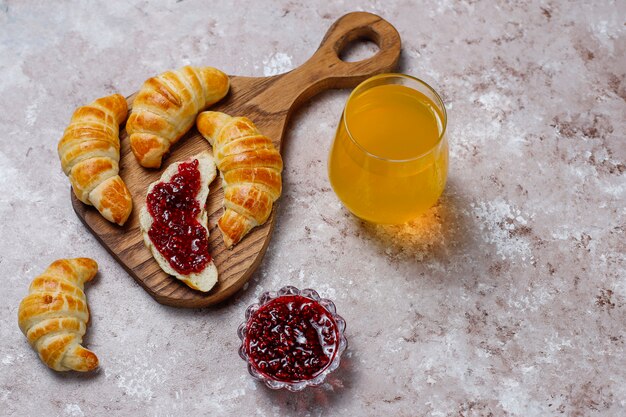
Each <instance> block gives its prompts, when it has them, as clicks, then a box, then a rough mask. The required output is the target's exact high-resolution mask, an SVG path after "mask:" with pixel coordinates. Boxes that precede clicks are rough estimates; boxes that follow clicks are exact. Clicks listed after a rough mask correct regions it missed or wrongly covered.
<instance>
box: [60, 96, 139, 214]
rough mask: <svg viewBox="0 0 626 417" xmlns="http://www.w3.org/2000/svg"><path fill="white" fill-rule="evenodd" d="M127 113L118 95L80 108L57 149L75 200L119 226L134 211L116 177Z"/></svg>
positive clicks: (125, 189)
mask: <svg viewBox="0 0 626 417" xmlns="http://www.w3.org/2000/svg"><path fill="white" fill-rule="evenodd" d="M127 112H128V106H127V104H126V99H125V98H124V97H123V96H121V95H119V94H113V95H111V96H107V97H102V98H99V99H97V100H96V101H94V102H93V103H91V104H89V105H87V106H83V107H79V108H78V109H76V111H75V112H74V115H73V116H72V120H71V121H70V124H69V126H68V127H67V128H66V129H65V133H64V134H63V137H62V138H61V140H60V141H59V146H58V152H59V158H60V159H61V167H62V168H63V172H65V175H67V176H68V177H69V178H70V182H71V183H72V188H73V190H74V194H75V195H76V197H77V198H78V199H79V200H80V201H82V202H83V203H85V204H89V205H93V206H95V208H96V209H97V210H98V211H99V212H100V214H102V216H103V217H104V218H105V219H107V220H109V221H110V222H113V223H117V224H119V225H120V226H121V225H123V224H124V223H125V222H126V220H127V219H128V216H129V215H130V212H131V210H132V208H133V201H132V199H131V196H130V192H129V191H128V188H127V187H126V184H124V181H123V180H122V178H120V176H119V175H118V174H119V160H120V139H119V124H120V123H122V122H123V121H124V119H125V118H126V113H127Z"/></svg>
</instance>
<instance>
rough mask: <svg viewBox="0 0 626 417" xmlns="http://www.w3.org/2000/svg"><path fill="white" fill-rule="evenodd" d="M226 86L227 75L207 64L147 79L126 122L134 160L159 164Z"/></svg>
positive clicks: (221, 94)
mask: <svg viewBox="0 0 626 417" xmlns="http://www.w3.org/2000/svg"><path fill="white" fill-rule="evenodd" d="M228 88H229V80H228V76H227V75H226V74H224V73H223V72H221V71H219V70H217V69H215V68H211V67H191V66H186V67H183V68H181V69H179V70H176V71H167V72H164V73H163V74H160V75H157V76H156V77H152V78H150V79H148V80H147V81H146V82H145V83H144V84H143V86H142V87H141V90H139V93H137V97H136V98H135V101H134V102H133V109H132V111H131V114H130V117H129V118H128V122H126V131H127V132H128V134H129V135H130V147H131V149H132V151H133V153H134V154H135V157H136V158H137V161H139V163H140V164H141V165H142V166H144V167H146V168H158V167H160V166H161V160H162V158H163V155H164V154H165V153H167V152H168V151H169V149H170V146H171V145H173V144H174V143H176V142H177V141H178V140H179V139H180V138H181V137H182V136H183V135H184V134H185V133H187V131H188V130H189V129H190V128H191V127H192V126H193V123H194V120H195V119H196V115H197V114H198V112H199V111H201V110H204V109H205V108H206V107H207V106H209V105H211V104H213V103H215V102H217V101H219V100H220V99H221V98H222V97H224V96H225V95H226V93H227V92H228Z"/></svg>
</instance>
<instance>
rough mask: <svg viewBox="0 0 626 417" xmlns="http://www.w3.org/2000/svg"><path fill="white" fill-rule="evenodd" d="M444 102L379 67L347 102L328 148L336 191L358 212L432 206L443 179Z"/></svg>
mask: <svg viewBox="0 0 626 417" xmlns="http://www.w3.org/2000/svg"><path fill="white" fill-rule="evenodd" d="M446 122H447V116H446V109H445V107H444V104H443V101H442V100H441V97H439V95H438V94H437V92H436V91H435V90H433V89H432V88H431V87H430V86H429V85H428V84H426V83H425V82H423V81H421V80H419V79H417V78H414V77H411V76H408V75H404V74H381V75H377V76H374V77H372V78H369V79H367V80H365V81H364V82H362V83H361V84H359V85H358V86H357V87H356V88H355V89H354V91H353V92H352V94H350V97H349V98H348V101H347V103H346V106H345V108H344V111H343V114H342V116H341V120H340V122H339V126H338V128H337V134H336V136H335V140H334V142H333V145H332V148H331V150H330V156H329V162H328V175H329V177H330V183H331V185H332V187H333V189H334V190H335V193H336V194H337V196H338V197H339V199H340V200H341V201H342V202H343V204H344V205H345V206H346V207H347V208H348V210H350V211H351V212H352V213H353V214H354V215H356V216H357V217H359V218H361V219H364V220H367V221H370V222H374V223H387V224H398V223H404V222H407V221H409V220H411V219H412V218H414V217H416V216H417V215H419V214H420V213H423V212H424V211H426V210H427V209H428V208H430V207H431V206H433V205H434V204H435V203H436V202H437V199H438V198H439V196H440V195H441V193H442V192H443V189H444V187H445V185H446V177H447V172H448V141H447V138H446Z"/></svg>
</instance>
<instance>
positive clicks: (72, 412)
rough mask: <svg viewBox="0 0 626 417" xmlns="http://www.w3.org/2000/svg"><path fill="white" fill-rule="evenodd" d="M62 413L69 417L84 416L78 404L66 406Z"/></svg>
mask: <svg viewBox="0 0 626 417" xmlns="http://www.w3.org/2000/svg"><path fill="white" fill-rule="evenodd" d="M63 412H64V415H66V416H69V417H83V416H84V415H85V413H83V410H81V409H80V407H79V406H78V404H67V405H66V406H65V409H64V410H63Z"/></svg>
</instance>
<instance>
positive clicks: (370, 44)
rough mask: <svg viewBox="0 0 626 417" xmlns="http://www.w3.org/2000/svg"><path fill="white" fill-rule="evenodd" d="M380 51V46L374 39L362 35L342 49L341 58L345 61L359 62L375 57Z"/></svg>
mask: <svg viewBox="0 0 626 417" xmlns="http://www.w3.org/2000/svg"><path fill="white" fill-rule="evenodd" d="M378 51H380V48H379V47H378V45H377V44H376V42H374V41H373V40H371V39H369V38H367V37H362V38H357V39H354V40H352V41H350V42H348V43H347V44H346V45H345V46H344V47H343V48H341V51H339V59H341V60H342V61H343V62H358V61H363V60H366V59H368V58H371V57H373V56H374V55H376V54H377V53H378Z"/></svg>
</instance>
